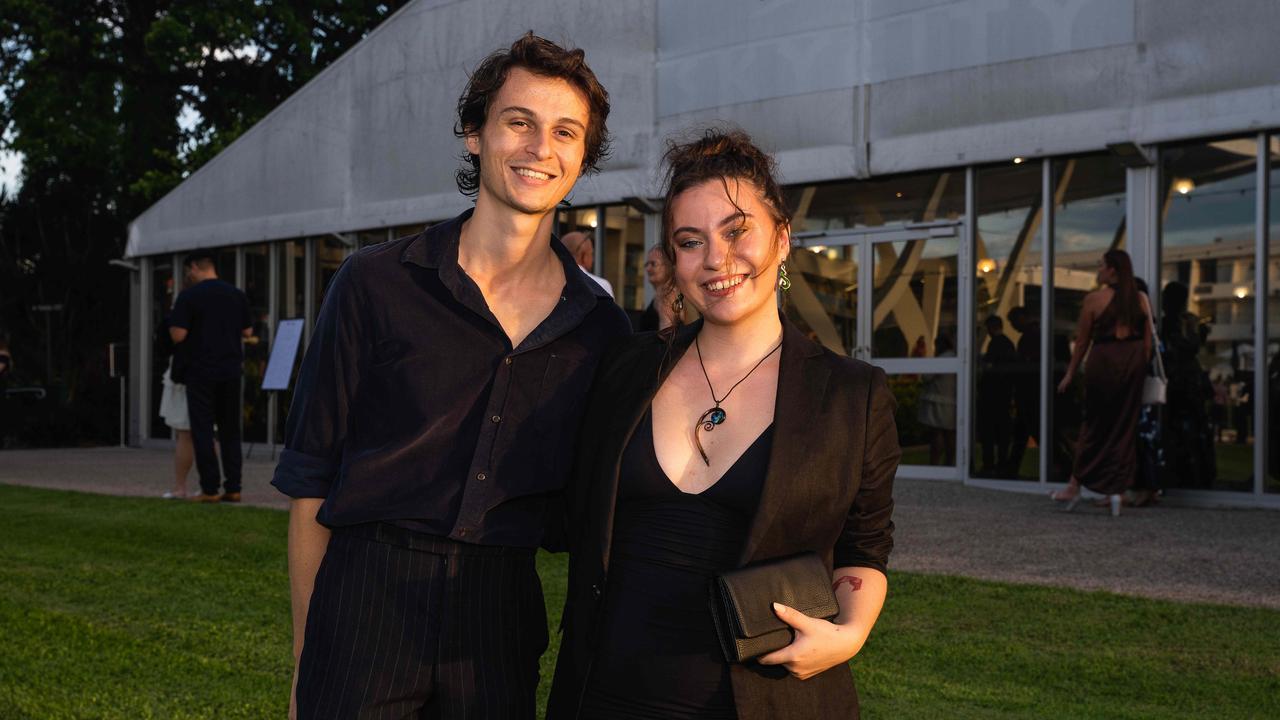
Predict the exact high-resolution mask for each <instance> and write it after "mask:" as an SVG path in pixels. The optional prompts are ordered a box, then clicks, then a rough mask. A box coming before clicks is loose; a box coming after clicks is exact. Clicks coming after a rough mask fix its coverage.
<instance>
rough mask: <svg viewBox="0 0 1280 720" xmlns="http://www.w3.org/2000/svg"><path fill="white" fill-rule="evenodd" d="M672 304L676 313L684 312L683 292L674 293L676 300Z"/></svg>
mask: <svg viewBox="0 0 1280 720" xmlns="http://www.w3.org/2000/svg"><path fill="white" fill-rule="evenodd" d="M673 305H674V306H675V309H676V314H677V315H680V314H682V313H684V293H677V294H676V301H675V303H673Z"/></svg>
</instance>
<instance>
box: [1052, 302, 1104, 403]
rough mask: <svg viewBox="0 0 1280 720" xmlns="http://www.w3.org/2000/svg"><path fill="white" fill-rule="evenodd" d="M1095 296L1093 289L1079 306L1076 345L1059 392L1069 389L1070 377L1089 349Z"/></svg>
mask: <svg viewBox="0 0 1280 720" xmlns="http://www.w3.org/2000/svg"><path fill="white" fill-rule="evenodd" d="M1096 298H1097V291H1096V290H1095V291H1093V292H1091V293H1089V294H1088V295H1087V296H1085V299H1084V306H1083V307H1081V308H1080V320H1079V321H1078V322H1077V323H1076V347H1075V349H1074V350H1072V351H1071V362H1069V363H1067V374H1066V375H1065V376H1063V378H1062V382H1060V383H1058V392H1059V393H1065V392H1066V391H1067V390H1070V389H1071V379H1072V378H1074V377H1075V376H1076V368H1078V367H1080V361H1081V360H1083V359H1084V354H1085V353H1086V352H1088V350H1089V345H1090V344H1091V342H1090V339H1089V338H1090V335H1091V334H1092V333H1093V306H1094V303H1095V302H1096Z"/></svg>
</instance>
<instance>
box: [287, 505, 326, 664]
mask: <svg viewBox="0 0 1280 720" xmlns="http://www.w3.org/2000/svg"><path fill="white" fill-rule="evenodd" d="M323 503H324V498H294V499H293V500H292V501H291V502H290V503H289V595H290V600H291V601H292V606H293V656H294V658H295V659H296V658H298V657H299V656H300V655H301V654H302V638H303V634H304V631H305V630H306V628H307V608H308V607H309V606H310V604H311V590H312V589H313V588H314V587H315V584H316V571H317V570H319V569H320V561H321V560H323V559H324V553H325V550H326V549H327V548H328V547H329V529H328V528H326V527H325V526H323V525H321V524H320V523H318V522H316V513H317V512H318V511H319V510H320V505H321V504H323Z"/></svg>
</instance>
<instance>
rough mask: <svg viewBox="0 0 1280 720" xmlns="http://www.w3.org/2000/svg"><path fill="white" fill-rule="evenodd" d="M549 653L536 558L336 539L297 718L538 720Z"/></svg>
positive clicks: (401, 541) (387, 532) (381, 537)
mask: <svg viewBox="0 0 1280 720" xmlns="http://www.w3.org/2000/svg"><path fill="white" fill-rule="evenodd" d="M546 648H547V617H546V608H545V606H544V604H543V598H542V585H541V583H539V581H538V575H537V571H536V569H535V567H534V556H533V551H532V550H528V549H523V548H504V547H489V546H479V545H467V544H464V543H456V542H453V541H451V540H447V539H443V538H436V537H431V536H428V535H422V534H419V533H414V532H412V531H409V530H405V529H403V528H398V527H395V526H392V525H386V524H381V523H379V524H371V525H362V526H357V527H354V528H345V529H340V530H335V531H334V533H333V535H332V536H331V537H330V540H329V547H328V549H327V551H326V552H325V556H324V560H323V562H322V563H321V565H320V569H319V571H318V572H317V574H316V582H315V589H314V591H313V592H312V595H311V605H310V608H309V609H308V611H307V628H306V634H305V636H304V640H303V647H302V658H301V661H300V665H299V668H298V696H297V700H298V717H299V718H306V719H311V718H326V719H328V718H334V719H337V718H343V719H345V718H361V719H365V718H377V719H382V718H386V719H387V720H392V719H395V720H399V719H400V718H418V719H422V720H436V719H439V720H446V719H447V720H470V719H471V718H486V719H496V720H505V719H506V718H512V719H520V720H524V719H526V718H533V717H534V705H535V702H536V701H535V694H536V691H537V687H538V659H539V657H541V655H542V653H543V651H544V650H546Z"/></svg>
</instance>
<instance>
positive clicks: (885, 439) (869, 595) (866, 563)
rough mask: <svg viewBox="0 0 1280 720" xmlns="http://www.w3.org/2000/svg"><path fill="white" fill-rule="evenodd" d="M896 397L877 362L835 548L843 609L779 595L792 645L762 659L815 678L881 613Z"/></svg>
mask: <svg viewBox="0 0 1280 720" xmlns="http://www.w3.org/2000/svg"><path fill="white" fill-rule="evenodd" d="M896 405H897V401H896V400H895V399H894V396H893V392H892V391H891V390H889V383H888V380H887V379H886V378H885V374H884V371H883V370H879V369H876V370H875V373H874V375H873V376H872V378H871V397H870V407H869V408H868V412H867V431H866V437H867V440H866V449H865V451H864V453H863V462H862V468H861V478H860V481H859V483H858V491H857V494H856V496H855V497H854V500H853V505H852V506H851V507H850V508H849V511H848V514H847V516H846V518H845V523H844V528H843V529H842V531H841V533H840V538H839V539H838V540H837V541H836V545H835V548H834V549H833V559H834V562H835V565H836V569H835V571H834V572H833V573H832V576H831V579H832V590H833V591H834V592H835V596H836V600H837V602H838V603H839V605H840V614H839V615H837V616H836V619H835V622H830V621H827V620H823V619H820V618H812V617H809V616H807V615H805V614H804V613H802V612H800V611H798V610H796V609H794V608H789V607H786V606H785V605H782V604H780V603H775V604H774V607H773V609H774V612H775V613H777V615H778V618H779V619H781V620H782V621H783V622H785V623H787V624H788V625H790V626H791V627H792V628H793V629H794V630H795V631H796V635H795V639H794V640H792V642H791V644H790V645H788V646H787V647H784V648H782V649H780V650H777V651H775V652H772V653H769V654H768V655H765V656H763V657H761V658H760V660H759V662H760V663H761V664H764V665H784V666H785V667H786V668H787V670H788V671H789V672H790V673H791V674H792V675H794V676H795V677H798V678H800V679H801V680H804V679H807V678H811V677H813V676H814V675H817V674H818V673H821V672H823V671H825V670H827V669H828V668H831V667H834V666H836V665H839V664H841V663H845V662H848V661H849V659H850V658H852V657H853V656H854V655H857V654H858V652H859V651H860V650H862V646H863V644H864V643H865V642H866V641H867V636H868V635H870V634H871V628H872V627H874V626H875V624H876V619H877V618H879V617H880V608H881V607H882V606H883V605H884V598H885V593H886V592H887V591H888V588H889V581H888V579H887V578H886V577H885V574H884V569H885V564H886V563H887V562H888V560H889V553H890V552H891V551H892V550H893V476H894V474H895V473H896V472H897V470H898V461H899V460H900V459H901V457H902V449H901V447H900V446H899V445H898V429H897V427H896V425H895V424H894V420H893V413H894V408H895V406H896Z"/></svg>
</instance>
